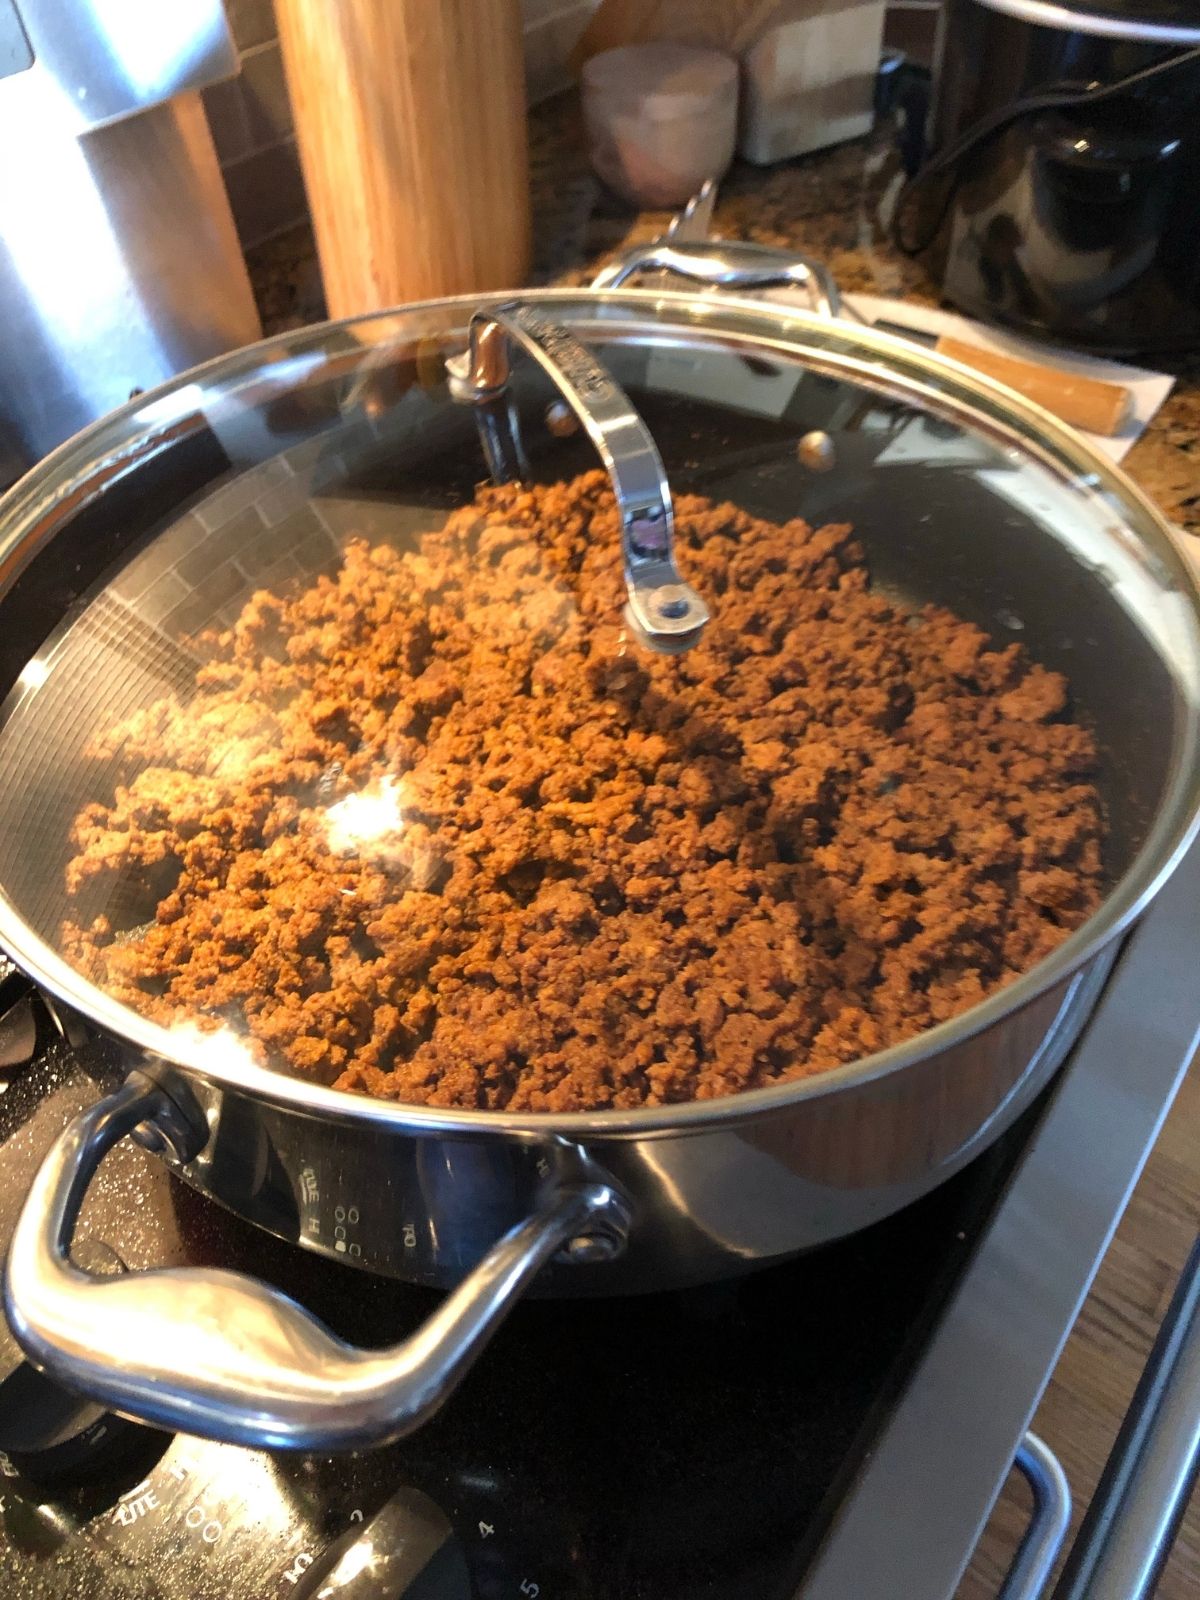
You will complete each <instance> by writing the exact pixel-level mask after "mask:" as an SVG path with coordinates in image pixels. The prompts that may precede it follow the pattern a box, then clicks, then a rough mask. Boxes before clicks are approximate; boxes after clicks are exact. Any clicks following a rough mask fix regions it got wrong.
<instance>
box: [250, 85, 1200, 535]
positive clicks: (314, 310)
mask: <svg viewBox="0 0 1200 1600" xmlns="http://www.w3.org/2000/svg"><path fill="white" fill-rule="evenodd" d="M529 127H530V162H531V172H532V185H533V227H534V261H533V272H532V274H531V276H532V280H533V281H534V282H535V283H568V284H569V283H586V282H588V281H589V279H590V277H591V276H592V274H593V273H594V272H595V271H596V269H597V268H598V267H599V265H600V264H601V263H602V262H603V261H604V260H605V259H606V258H607V257H608V256H610V255H611V254H613V253H614V252H615V251H617V250H619V249H621V248H622V247H624V246H625V245H627V244H632V243H635V242H638V241H641V240H647V239H653V238H656V237H658V236H659V235H660V234H662V233H663V232H664V231H665V229H666V226H667V224H668V222H669V221H670V217H671V214H670V213H669V212H650V211H647V212H641V213H635V212H634V211H632V210H631V209H630V207H629V206H627V205H625V204H624V203H623V202H622V201H620V200H618V199H617V198H616V197H615V196H613V195H612V194H610V193H609V192H608V191H607V190H606V189H605V188H604V186H603V185H602V184H601V183H600V182H599V181H598V179H596V178H595V177H594V176H593V174H592V172H591V169H590V167H589V166H588V162H587V156H586V153H585V150H584V145H583V139H582V134H581V129H580V119H579V111H578V104H577V101H576V99H575V97H574V95H572V94H566V95H561V96H559V97H558V98H556V99H554V100H552V101H549V102H547V103H546V104H544V105H542V106H539V107H537V108H536V109H535V110H534V111H533V112H532V113H531V115H530V123H529ZM898 181H899V179H898V169H897V158H896V155H895V150H894V141H893V139H892V136H891V132H890V129H888V128H887V127H881V128H880V129H878V130H877V131H876V132H875V133H874V134H872V135H869V136H868V137H867V138H865V139H858V140H854V141H853V142H851V143H849V144H844V145H839V146H837V147H836V148H834V149H832V150H827V151H821V152H818V153H817V154H815V155H811V156H805V157H801V158H800V159H798V160H796V161H791V162H786V163H783V164H781V165H779V166H775V167H767V168H762V167H753V166H749V165H747V164H745V163H736V164H735V165H734V167H733V169H732V170H731V171H730V173H729V174H728V175H727V177H726V178H725V180H724V181H723V182H722V185H721V190H720V195H719V198H718V202H717V207H716V211H715V214H714V217H713V232H714V233H715V234H716V235H718V236H720V237H725V238H741V239H752V240H756V241H758V242H759V243H762V244H773V245H790V246H793V247H795V248H797V249H802V250H804V251H806V252H807V253H808V254H810V255H814V256H816V257H818V258H819V259H821V260H823V261H824V262H825V263H826V264H827V265H828V266H829V267H830V268H831V269H832V271H833V274H834V277H835V279H836V280H837V282H838V284H839V285H840V287H841V288H843V289H850V290H859V291H862V292H866V293H871V294H878V295H897V296H904V297H906V298H909V299H913V300H919V301H923V302H925V303H927V304H937V303H938V293H937V287H936V285H935V284H933V283H932V281H931V280H930V279H929V278H928V277H927V276H926V274H925V272H924V270H923V269H922V267H921V266H920V265H919V263H917V262H915V261H912V260H910V259H909V258H908V257H906V256H904V255H903V254H902V253H901V252H900V251H899V250H897V249H896V247H895V246H894V245H893V244H892V243H891V241H890V240H889V238H888V237H887V233H886V231H885V228H884V225H883V223H882V221H881V218H880V208H881V204H883V203H884V202H885V200H886V198H887V196H888V194H889V192H891V191H893V190H894V187H895V185H896V184H897V183H898ZM250 274H251V280H252V282H253V284H254V289H255V294H256V296H257V298H258V302H259V309H260V311H261V313H262V319H263V326H264V329H265V330H266V332H268V333H274V332H279V331H281V330H283V329H286V328H289V327H298V326H301V325H303V324H304V323H307V322H313V321H317V320H319V319H320V318H321V317H322V316H323V315H324V306H323V301H322V296H321V281H320V273H319V270H318V267H317V263H316V256H315V251H314V247H313V240H312V234H311V232H310V231H309V230H308V229H307V228H300V229H295V230H293V231H291V232H289V233H288V234H286V235H283V236H282V237H280V238H277V239H275V240H272V241H271V243H270V244H268V245H264V246H260V247H258V248H257V249H256V250H254V251H252V252H251V253H250ZM1124 466H1125V469H1126V470H1127V471H1128V472H1129V473H1130V475H1131V476H1132V477H1133V478H1134V479H1135V480H1136V481H1137V482H1138V483H1139V484H1140V485H1141V487H1142V488H1143V489H1144V490H1146V492H1147V493H1148V494H1149V495H1150V496H1151V497H1152V498H1153V499H1154V500H1156V501H1157V502H1158V504H1159V505H1160V506H1161V508H1162V509H1163V511H1164V512H1165V513H1166V515H1167V516H1168V517H1169V518H1171V520H1172V521H1174V522H1177V523H1178V524H1180V526H1182V527H1184V528H1186V529H1187V530H1188V532H1190V533H1194V534H1196V535H1198V536H1200V360H1197V361H1193V362H1191V363H1190V364H1189V365H1188V366H1186V367H1183V368H1181V370H1180V375H1179V378H1178V381H1177V382H1176V385H1175V388H1174V389H1173V390H1172V392H1171V395H1170V396H1169V398H1168V399H1167V401H1166V403H1165V405H1164V406H1163V407H1162V409H1161V410H1160V411H1159V412H1158V414H1157V415H1156V417H1155V418H1154V420H1153V422H1152V423H1151V424H1150V426H1149V428H1148V429H1147V431H1146V433H1145V434H1144V435H1143V437H1142V438H1141V439H1140V440H1139V441H1138V443H1137V444H1136V445H1135V446H1134V448H1133V450H1132V451H1131V452H1130V453H1129V455H1128V456H1127V457H1126V459H1125V462H1124Z"/></svg>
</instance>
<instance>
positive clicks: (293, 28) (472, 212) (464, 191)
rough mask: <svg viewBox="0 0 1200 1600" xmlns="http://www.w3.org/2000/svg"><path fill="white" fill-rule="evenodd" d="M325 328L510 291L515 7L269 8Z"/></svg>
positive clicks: (522, 182) (520, 255)
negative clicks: (417, 303) (405, 306)
mask: <svg viewBox="0 0 1200 1600" xmlns="http://www.w3.org/2000/svg"><path fill="white" fill-rule="evenodd" d="M275 10H276V15H277V17H278V23H279V38H280V43H281V45H282V49H283V59H284V65H285V67H286V70H287V79H288V86H289V89H290V91H291V97H292V106H293V112H294V118H295V126H296V139H297V143H298V145H299V149H300V159H301V163H302V165H303V168H304V179H305V184H306V186H307V189H308V201H309V207H310V209H311V211H312V218H313V228H314V231H315V233H316V239H317V252H318V255H319V257H320V261H321V271H322V275H323V277H324V280H325V297H326V302H327V304H328V307H329V314H330V316H331V317H346V316H353V315H355V314H357V313H359V312H364V311H373V310H377V309H379V308H381V307H384V306H391V305H398V304H402V303H404V302H406V301H411V300H424V299H432V298H436V297H437V296H440V295H450V294H471V293H474V292H476V291H483V290H488V289H506V288H515V287H517V286H519V285H520V284H522V283H523V282H525V281H526V279H527V276H528V272H529V259H530V217H529V159H528V150H527V141H526V128H525V79H524V63H523V58H522V47H521V16H520V6H519V0H275Z"/></svg>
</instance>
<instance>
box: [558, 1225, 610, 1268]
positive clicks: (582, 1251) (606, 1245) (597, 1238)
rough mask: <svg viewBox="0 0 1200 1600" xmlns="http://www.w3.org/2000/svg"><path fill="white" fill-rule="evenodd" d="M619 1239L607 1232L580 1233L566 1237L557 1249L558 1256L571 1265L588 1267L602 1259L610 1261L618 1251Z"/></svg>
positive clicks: (597, 1263)
mask: <svg viewBox="0 0 1200 1600" xmlns="http://www.w3.org/2000/svg"><path fill="white" fill-rule="evenodd" d="M620 1249H621V1241H620V1240H619V1239H618V1238H617V1237H616V1236H615V1235H613V1234H608V1233H580V1234H577V1235H576V1236H575V1238H574V1239H568V1240H567V1242H566V1244H564V1245H563V1247H562V1249H561V1250H560V1251H559V1258H560V1259H561V1260H563V1261H567V1262H570V1264H571V1266H573V1267H590V1266H596V1265H599V1263H600V1262H602V1261H611V1260H612V1259H613V1257H614V1256H616V1255H618V1254H619V1253H620Z"/></svg>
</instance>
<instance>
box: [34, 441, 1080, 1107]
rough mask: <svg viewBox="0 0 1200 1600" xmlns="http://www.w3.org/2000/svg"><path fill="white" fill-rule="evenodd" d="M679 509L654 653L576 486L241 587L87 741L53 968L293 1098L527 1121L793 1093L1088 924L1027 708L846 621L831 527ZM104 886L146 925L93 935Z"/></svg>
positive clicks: (864, 587) (848, 582) (1016, 655)
mask: <svg viewBox="0 0 1200 1600" xmlns="http://www.w3.org/2000/svg"><path fill="white" fill-rule="evenodd" d="M677 512H678V541H679V546H680V551H681V556H682V559H683V562H684V563H685V564H686V568H687V571H688V574H689V577H690V578H691V579H692V581H693V582H694V583H695V584H696V585H697V587H698V588H700V589H701V591H702V592H703V593H705V594H706V595H708V596H709V597H710V598H711V600H712V601H713V604H714V611H715V618H714V621H713V622H712V624H711V626H710V628H709V630H708V632H707V634H706V636H705V638H704V639H703V641H702V643H701V644H700V645H699V646H698V647H697V648H696V649H694V650H693V651H691V652H690V653H688V654H685V655H683V656H679V657H673V658H669V657H657V656H653V655H649V654H646V653H644V652H642V651H640V650H639V649H637V648H635V647H633V646H632V645H631V644H630V643H629V642H628V641H627V639H626V637H625V635H624V633H623V630H622V627H621V621H620V619H621V607H622V601H623V585H622V579H621V574H620V570H619V558H618V536H617V527H616V516H615V511H614V507H613V502H612V498H611V496H610V494H609V491H608V488H607V484H606V481H605V479H604V477H603V475H602V474H601V473H599V472H594V473H589V474H587V475H586V476H584V477H581V478H579V479H577V480H575V481H574V482H571V483H566V484H561V485H557V486H554V487H550V488H534V489H524V488H516V487H510V488H504V489H495V488H484V489H481V490H480V492H479V494H478V497H477V500H476V503H475V504H474V505H473V506H470V507H467V508H465V509H464V510H462V511H460V512H457V513H455V514H453V515H452V516H450V518H449V519H448V521H447V523H446V525H445V527H444V528H443V529H441V530H439V531H437V532H434V533H431V534H428V535H426V536H425V537H424V539H423V540H422V543H421V547H420V549H419V550H418V551H417V552H415V553H414V552H409V553H398V552H397V551H395V550H393V549H391V548H390V547H380V548H370V547H368V546H367V544H365V543H364V542H361V541H360V542H357V543H354V544H352V545H351V546H350V547H349V549H348V550H347V553H346V557H345V563H344V566H343V568H342V569H341V571H340V572H339V573H338V575H337V577H336V578H333V579H330V578H322V579H321V580H320V581H319V582H317V583H316V584H315V585H314V586H313V587H312V588H310V589H308V590H307V591H306V592H304V593H302V594H300V595H298V596H297V597H296V598H294V599H291V600H285V599H280V598H277V597H275V596H273V595H270V594H266V593H260V594H258V595H256V596H255V597H254V599H253V600H252V601H251V602H250V603H249V604H248V605H247V606H246V608H245V610H244V612H243V613H242V615H241V617H240V619H239V620H238V622H237V624H236V626H235V627H234V628H233V629H232V630H231V631H229V632H228V633H224V634H222V635H220V636H219V638H217V639H216V640H215V641H213V659H212V661H211V662H210V664H208V665H206V666H205V667H204V668H202V669H201V671H200V674H199V685H198V694H197V696H196V697H195V698H194V699H193V700H192V701H191V702H190V703H189V704H187V705H186V706H184V705H181V704H180V703H178V702H177V701H175V700H173V699H165V700H163V701H161V702H159V703H158V704H156V705H154V706H153V707H151V708H150V709H149V710H147V711H145V712H144V713H143V714H141V715H140V716H138V717H137V718H135V719H132V720H131V721H130V722H128V723H126V724H124V725H122V726H121V727H119V728H116V729H114V730H113V731H112V732H111V734H107V735H105V736H104V737H103V738H102V739H100V740H99V741H98V742H97V746H96V754H98V755H103V756H106V757H109V758H112V757H113V756H116V755H119V759H120V760H121V762H123V763H125V766H124V771H125V772H126V775H127V782H126V783H125V784H123V785H120V786H118V787H117V788H116V790H115V794H114V795H113V798H112V800H111V801H110V802H109V803H107V804H104V803H101V804H93V805H90V806H88V807H87V808H86V809H85V810H84V811H83V812H82V813H81V814H80V816H79V817H78V819H77V824H76V830H75V843H76V845H77V850H78V853H77V855H76V856H75V858H74V859H73V861H72V862H71V865H70V868H69V872H68V879H69V887H70V888H71V890H72V891H73V893H74V894H75V895H76V897H77V898H76V904H77V906H78V907H79V908H80V909H79V912H78V919H79V920H78V922H77V923H76V924H72V925H71V926H69V927H68V928H67V929H66V930H65V931H66V935H67V938H68V945H69V948H70V950H71V951H72V953H73V954H74V956H75V957H76V958H77V959H79V960H81V961H83V962H86V963H87V964H88V965H89V966H90V967H91V968H92V970H94V971H96V972H97V974H98V976H99V977H100V979H101V981H102V982H103V983H104V984H105V985H106V986H107V988H108V989H110V990H111V991H112V992H114V993H115V994H116V995H117V996H119V998H120V999H122V1000H124V1001H126V1002H128V1003H129V1004H130V1005H132V1006H134V1007H135V1008H137V1009H138V1010H139V1011H142V1012H144V1013H146V1014H148V1015H149V1016H151V1017H153V1018H156V1019H157V1020H159V1021H161V1022H164V1023H168V1024H170V1023H172V1022H177V1021H180V1020H182V1019H184V1018H194V1017H195V1016H196V1014H197V1013H198V1012H199V1013H203V1015H204V1016H205V1017H206V1018H209V1019H212V1021H213V1024H214V1025H215V1024H216V1022H217V1021H220V1020H225V1021H228V1022H230V1023H231V1024H232V1025H234V1026H235V1027H236V1028H237V1029H238V1030H239V1031H246V1032H248V1035H249V1037H250V1039H251V1040H252V1042H253V1046H254V1048H255V1050H256V1051H257V1052H258V1053H259V1055H260V1056H261V1058H262V1059H263V1060H265V1061H267V1062H269V1063H271V1064H274V1065H279V1066H284V1065H286V1066H288V1067H290V1068H291V1069H292V1070H293V1071H295V1072H297V1073H301V1074H305V1075H309V1076H312V1077H314V1078H317V1079H319V1080H321V1081H322V1082H324V1083H331V1084H335V1085H336V1086H337V1087H339V1088H343V1089H356V1090H362V1091H365V1092H367V1093H370V1094H374V1095H382V1096H387V1097H391V1098H396V1099H400V1100H406V1101H418V1102H426V1103H430V1104H435V1105H445V1106H468V1107H484V1108H506V1109H517V1110H531V1111H572V1110H579V1109H584V1108H592V1107H604V1106H624V1107H630V1106H640V1105H656V1104H662V1103H665V1102H671V1101H680V1100H687V1099H690V1098H693V1097H700V1098H706V1097H711V1096H717V1095H726V1094H732V1093H735V1092H737V1091H739V1090H743V1089H748V1088H752V1087H757V1086H760V1085H763V1084H767V1083H773V1082H778V1081H780V1080H783V1079H788V1078H799V1077H805V1076H807V1075H809V1074H812V1073H818V1072H822V1071H824V1070H826V1069H828V1068H830V1067H833V1066H836V1065H838V1064H839V1063H842V1062H846V1061H850V1060H852V1059H854V1058H856V1057H858V1056H861V1055H863V1054H864V1053H866V1052H869V1051H872V1050H877V1049H879V1048H880V1047H881V1046H884V1045H888V1044H891V1043H893V1042H895V1041H897V1040H900V1039H904V1038H906V1037H908V1036H910V1035H912V1034H915V1033H917V1032H918V1031H920V1030H921V1029H924V1028H927V1027H929V1026H930V1025H932V1024H934V1023H937V1022H940V1021H942V1020H943V1019H945V1018H947V1017H951V1016H954V1015H955V1014H956V1013H957V1012H960V1011H962V1010H964V1009H965V1008H966V1007H968V1006H971V1005H973V1004H974V1003H975V1002H976V1001H978V1000H980V999H982V998H983V997H984V996H985V995H986V994H988V993H989V992H990V991H992V990H994V989H996V988H997V987H999V986H1000V985H1002V984H1004V983H1007V982H1008V981H1009V980H1011V979H1012V978H1014V977H1015V976H1016V975H1018V974H1019V973H1022V972H1024V971H1026V970H1027V969H1028V968H1029V967H1030V966H1032V965H1033V963H1035V962H1036V961H1038V960H1040V959H1041V957H1043V956H1044V955H1046V954H1047V952H1049V951H1050V950H1052V949H1053V948H1054V947H1055V946H1056V945H1057V944H1058V943H1059V942H1060V941H1061V940H1062V939H1063V938H1064V937H1065V936H1066V934H1067V933H1068V932H1069V931H1070V930H1071V929H1073V928H1074V927H1076V926H1077V925H1078V924H1079V923H1080V922H1082V921H1083V919H1084V918H1085V917H1087V916H1088V915H1089V913H1090V912H1091V911H1092V910H1093V909H1094V908H1095V907H1096V905H1097V904H1098V901H1099V898H1100V881H1101V859H1100V844H1101V837H1102V832H1103V829H1102V821H1101V810H1100V802H1099V799H1098V796H1097V793H1096V790H1095V788H1094V787H1093V785H1092V783H1091V781H1090V779H1091V777H1092V775H1093V772H1094V767H1095V760H1096V752H1095V748H1094V744H1093V739H1092V737H1091V735H1090V734H1089V733H1088V732H1087V731H1086V730H1085V729H1084V728H1083V727H1080V726H1078V725H1077V724H1075V723H1074V722H1072V721H1070V720H1069V719H1068V718H1067V716H1066V714H1065V713H1066V705H1067V688H1066V684H1065V682H1064V680H1063V678H1062V677H1061V676H1060V675H1059V674H1057V673H1054V672H1050V671H1047V670H1045V669H1044V668H1042V667H1040V666H1038V665H1036V664H1033V663H1031V662H1030V661H1029V660H1028V659H1027V657H1026V655H1025V654H1024V652H1023V651H1022V650H1021V648H1020V647H1019V646H1017V645H1015V644H1012V645H1008V646H1007V647H1005V648H1003V649H996V648H994V647H993V646H992V645H991V644H990V642H989V640H988V639H987V637H986V635H985V634H984V633H982V632H981V631H980V630H979V629H978V628H976V627H974V626H973V625H971V624H969V623H966V622H963V621H960V620H958V619H957V618H956V617H954V616H952V615H951V614H950V613H949V612H947V611H944V610H937V609H932V608H930V609H926V610H925V611H923V612H922V613H921V614H920V615H919V616H918V617H915V618H914V617H911V616H908V615H906V614H905V613H904V612H903V611H902V610H900V609H899V608H898V607H896V606H895V605H893V604H891V603H889V602H888V601H887V600H885V599H883V598H881V597H879V596H878V595H875V594H873V593H872V592H871V590H870V588H869V586H868V578H867V572H866V570H865V568H864V565H863V559H862V553H861V551H860V550H859V548H858V547H857V546H856V545H855V542H854V539H853V537H852V532H851V529H850V528H849V527H846V526H831V527H823V528H818V529H812V528H810V527H808V526H807V525H806V524H805V523H803V522H801V521H794V522H789V523H787V524H785V525H783V526H782V527H780V526H776V525H773V524H771V523H767V522H763V521H758V520H756V519H755V518H754V517H751V516H749V515H747V514H746V513H745V512H743V511H740V510H738V509H737V508H736V507H734V506H731V505H714V504H712V503H711V502H709V501H706V500H702V499H698V498H694V497H688V496H683V497H681V498H680V499H679V502H678V506H677ZM347 797H351V798H349V799H347ZM372 835H375V836H374V837H372ZM118 882H121V883H123V884H125V885H128V884H130V883H133V884H135V885H140V886H141V888H142V892H143V893H144V894H148V895H150V897H151V904H153V903H154V902H155V901H157V911H156V913H155V915H154V920H153V922H152V923H150V925H149V926H148V927H143V928H142V929H140V930H136V929H135V930H134V931H133V932H132V933H130V932H129V930H128V929H126V930H121V929H119V928H117V927H115V926H114V925H113V923H112V921H110V920H109V917H108V916H106V915H105V914H103V913H102V914H99V915H94V914H93V911H92V910H89V909H88V908H89V907H91V908H95V907H97V906H104V905H106V904H108V903H109V902H110V900H111V898H112V897H111V891H112V889H113V887H114V886H115V885H116V884H117V883H118ZM112 903H113V904H116V903H117V902H116V901H115V900H112Z"/></svg>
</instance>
